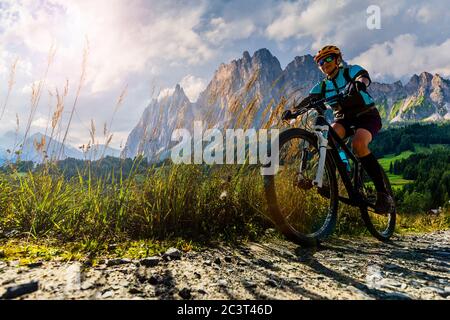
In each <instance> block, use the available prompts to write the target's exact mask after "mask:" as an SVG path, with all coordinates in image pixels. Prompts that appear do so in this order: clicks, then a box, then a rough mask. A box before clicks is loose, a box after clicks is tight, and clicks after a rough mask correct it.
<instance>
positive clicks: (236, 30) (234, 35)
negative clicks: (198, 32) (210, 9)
mask: <svg viewBox="0 0 450 320" xmlns="http://www.w3.org/2000/svg"><path fill="white" fill-rule="evenodd" d="M209 27H210V30H209V31H207V32H206V33H205V36H206V38H207V39H208V40H209V41H210V42H212V43H214V44H216V45H218V44H223V42H224V41H227V40H238V39H246V38H248V37H250V36H251V35H252V33H254V32H255V31H256V26H255V24H254V23H253V21H252V20H250V19H242V20H236V21H228V22H227V21H225V19H224V18H222V17H217V18H213V19H211V21H210V26H209Z"/></svg>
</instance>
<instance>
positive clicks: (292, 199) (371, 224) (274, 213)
mask: <svg viewBox="0 0 450 320" xmlns="http://www.w3.org/2000/svg"><path fill="white" fill-rule="evenodd" d="M344 98H345V95H343V94H341V95H339V96H336V97H334V98H331V99H330V98H328V99H321V100H315V101H314V100H308V99H306V100H305V101H306V102H305V103H303V104H301V105H299V106H297V108H295V112H293V113H291V117H290V119H297V118H299V117H300V116H302V115H304V114H305V113H307V112H310V111H316V112H315V114H316V116H315V118H313V120H314V121H313V125H312V128H311V129H309V130H307V129H302V128H298V127H293V128H290V129H287V130H285V131H283V132H281V133H280V136H279V170H278V172H277V173H276V174H273V175H266V176H265V177H264V189H265V196H266V199H267V203H268V208H269V212H270V215H271V218H272V220H273V222H274V223H275V226H276V227H277V229H278V230H279V231H280V232H281V233H283V234H284V235H285V236H286V237H287V238H288V239H289V240H291V241H293V242H295V243H298V244H300V245H304V246H316V245H318V244H319V243H320V241H321V240H323V239H325V238H326V237H328V236H330V235H331V233H332V232H333V231H334V229H335V227H336V223H337V218H338V207H339V203H344V204H347V205H349V206H350V207H354V208H356V209H359V212H360V215H361V217H362V220H363V221H364V224H365V226H366V227H367V229H368V231H369V232H370V234H372V235H373V236H374V237H375V238H377V239H379V240H380V241H387V240H389V238H390V237H391V236H392V235H393V233H394V229H395V223H396V211H395V206H394V208H392V210H391V212H389V214H386V215H380V214H377V213H375V209H374V205H375V202H376V194H377V193H376V190H375V187H374V184H373V182H372V181H371V179H370V177H369V176H368V174H367V173H366V172H365V171H364V169H363V167H362V165H361V163H360V162H359V160H358V158H357V157H356V156H355V155H354V154H353V152H352V151H351V148H349V147H348V146H347V143H348V141H347V142H346V141H344V140H342V139H341V138H340V137H339V136H338V135H337V133H336V132H335V131H334V129H333V128H332V127H331V125H330V123H329V122H328V121H327V119H326V110H327V107H326V105H327V104H330V103H339V101H341V99H344ZM307 100H308V101H307ZM306 118H308V117H306ZM336 171H337V173H338V175H339V176H340V178H341V180H342V183H340V184H338V180H337V176H336ZM383 176H384V183H385V185H386V189H387V190H388V192H389V193H390V195H391V196H393V195H392V188H391V185H390V182H389V179H388V177H387V176H386V173H385V172H384V171H383ZM342 184H343V186H342ZM339 186H340V187H339ZM356 211H358V210H356Z"/></svg>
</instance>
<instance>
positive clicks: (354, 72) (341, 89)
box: [310, 65, 375, 117]
mask: <svg viewBox="0 0 450 320" xmlns="http://www.w3.org/2000/svg"><path fill="white" fill-rule="evenodd" d="M360 76H364V77H366V78H368V79H369V80H370V77H369V73H368V72H367V71H366V70H365V69H363V68H362V67H360V66H358V65H353V66H348V67H341V68H339V73H338V74H337V76H336V77H335V78H334V79H329V78H325V79H324V80H322V81H320V82H319V83H317V84H316V85H315V86H314V88H312V90H311V91H310V94H311V95H319V96H320V97H321V98H333V97H335V96H337V95H339V94H343V93H345V91H346V89H347V88H348V85H349V84H350V82H352V81H355V80H356V79H357V78H358V77H360ZM329 106H330V107H331V108H332V109H333V110H334V111H335V116H336V115H337V117H344V116H346V117H348V116H353V115H357V114H359V113H364V112H365V111H366V110H369V109H371V108H372V107H373V106H375V103H374V100H373V98H372V97H371V96H370V94H369V93H367V92H359V93H358V95H356V96H354V97H349V98H348V99H345V100H344V101H343V102H342V103H341V104H340V105H338V104H330V105H329Z"/></svg>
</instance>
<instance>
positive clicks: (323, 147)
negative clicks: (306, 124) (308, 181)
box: [313, 115, 330, 188]
mask: <svg viewBox="0 0 450 320" xmlns="http://www.w3.org/2000/svg"><path fill="white" fill-rule="evenodd" d="M329 130H330V127H329V125H328V124H327V122H326V120H325V118H324V116H323V115H320V116H319V117H318V118H317V120H316V124H315V126H314V133H315V135H316V136H317V142H318V147H319V164H318V166H317V173H316V179H315V180H314V181H313V185H315V186H317V187H319V188H322V186H323V174H324V172H325V161H326V158H327V148H328V132H329Z"/></svg>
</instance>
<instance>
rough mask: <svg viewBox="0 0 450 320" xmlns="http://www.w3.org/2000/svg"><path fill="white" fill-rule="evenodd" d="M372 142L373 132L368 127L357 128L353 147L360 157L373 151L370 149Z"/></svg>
mask: <svg viewBox="0 0 450 320" xmlns="http://www.w3.org/2000/svg"><path fill="white" fill-rule="evenodd" d="M371 142H372V134H371V133H370V131H368V130H366V129H358V130H356V134H355V136H354V137H353V141H352V147H353V151H354V152H355V154H356V156H357V157H358V158H364V157H366V156H368V155H369V154H370V153H371V152H370V149H369V143H371Z"/></svg>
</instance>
